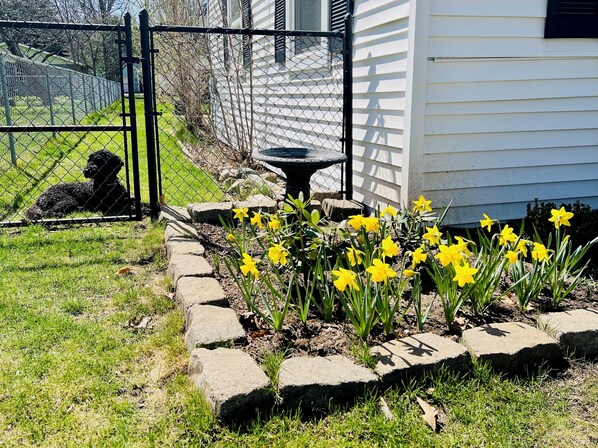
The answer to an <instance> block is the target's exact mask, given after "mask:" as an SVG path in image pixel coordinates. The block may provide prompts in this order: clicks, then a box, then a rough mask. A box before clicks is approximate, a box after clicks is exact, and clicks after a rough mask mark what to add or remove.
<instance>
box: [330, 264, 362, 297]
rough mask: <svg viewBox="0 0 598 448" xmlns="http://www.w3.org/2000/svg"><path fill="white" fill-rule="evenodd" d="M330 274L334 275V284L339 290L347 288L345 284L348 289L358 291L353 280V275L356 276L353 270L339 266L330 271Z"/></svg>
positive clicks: (357, 286)
mask: <svg viewBox="0 0 598 448" xmlns="http://www.w3.org/2000/svg"><path fill="white" fill-rule="evenodd" d="M332 275H334V276H335V277H336V280H335V281H334V286H335V287H336V289H338V290H339V291H340V292H343V291H344V290H345V289H346V288H347V286H348V287H349V289H354V290H356V291H359V285H358V284H357V282H356V281H355V277H356V276H357V274H355V272H353V271H351V270H349V269H343V268H339V269H338V270H334V271H332Z"/></svg>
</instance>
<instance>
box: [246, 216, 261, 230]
mask: <svg viewBox="0 0 598 448" xmlns="http://www.w3.org/2000/svg"><path fill="white" fill-rule="evenodd" d="M263 219H264V217H263V216H262V215H260V214H259V213H257V212H253V217H252V218H251V219H250V220H249V222H251V224H253V225H254V226H258V227H259V228H260V229H263V228H264V222H263Z"/></svg>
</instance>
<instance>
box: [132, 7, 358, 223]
mask: <svg viewBox="0 0 598 448" xmlns="http://www.w3.org/2000/svg"><path fill="white" fill-rule="evenodd" d="M351 28H352V23H351V16H350V15H347V17H346V18H345V23H344V31H343V32H324V31H322V32H320V31H283V30H259V29H249V28H222V27H217V28H207V27H195V26H168V25H156V26H150V24H149V18H148V14H147V12H146V11H142V12H141V14H140V33H141V49H142V55H141V56H142V57H141V59H142V64H143V75H144V86H145V91H144V102H145V116H146V138H147V146H148V167H149V170H150V173H149V176H150V203H151V205H152V214H153V215H154V216H156V215H157V213H158V211H159V204H168V205H176V206H185V205H187V204H188V203H190V202H206V201H222V200H236V199H244V198H246V197H247V196H251V195H254V194H258V193H259V194H265V195H267V196H271V197H276V196H277V194H280V192H281V188H280V182H279V179H280V177H281V176H280V174H281V173H280V172H278V173H277V174H278V175H279V176H277V175H276V174H273V173H272V172H271V171H267V170H266V169H265V168H264V167H263V166H262V165H258V164H257V163H255V162H254V161H253V160H252V159H251V154H252V152H253V151H258V150H260V149H266V148H269V147H298V146H299V147H311V148H316V149H330V150H335V151H340V152H345V153H346V155H347V157H348V162H347V163H345V164H344V166H340V165H337V166H335V167H332V168H329V169H327V170H323V171H321V172H319V173H317V174H316V175H314V177H312V186H315V188H312V189H313V190H315V191H317V190H320V191H327V192H330V191H333V192H339V193H341V194H344V195H345V197H346V198H348V199H351V196H352V182H351V172H352V160H351V159H352V156H351V148H352V138H351V131H350V130H351V128H352V123H351V110H352V104H351V98H352V92H351V88H352V79H351V53H352V48H351V41H352V37H351ZM305 47H309V50H310V51H303V50H301V51H299V50H298V49H299V48H305ZM151 152H154V154H153V155H151V154H150V153H151ZM180 153H182V154H183V157H180V156H177V154H179V155H180ZM274 171H275V170H274ZM152 179H155V184H153V182H152ZM152 185H154V186H152Z"/></svg>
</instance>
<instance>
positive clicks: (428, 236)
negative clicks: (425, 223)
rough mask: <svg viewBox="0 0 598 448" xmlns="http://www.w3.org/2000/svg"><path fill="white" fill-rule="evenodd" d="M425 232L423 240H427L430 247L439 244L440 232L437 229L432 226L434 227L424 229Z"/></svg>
mask: <svg viewBox="0 0 598 448" xmlns="http://www.w3.org/2000/svg"><path fill="white" fill-rule="evenodd" d="M426 230H427V232H426V233H424V234H423V238H424V239H425V240H428V241H429V243H430V244H431V245H435V244H440V238H441V237H442V232H441V231H440V230H438V227H437V226H436V225H434V227H426Z"/></svg>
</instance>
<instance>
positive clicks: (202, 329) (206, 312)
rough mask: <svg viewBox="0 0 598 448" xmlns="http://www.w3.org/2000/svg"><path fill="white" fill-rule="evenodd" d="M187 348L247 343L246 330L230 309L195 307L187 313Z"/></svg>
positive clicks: (209, 306) (205, 306)
mask: <svg viewBox="0 0 598 448" xmlns="http://www.w3.org/2000/svg"><path fill="white" fill-rule="evenodd" d="M186 327H187V331H186V332H185V347H187V350H188V351H191V350H193V349H194V348H196V347H208V348H210V347H217V346H224V345H229V344H233V343H236V342H244V341H245V330H243V327H242V326H241V324H240V323H239V320H238V319H237V315H236V314H235V312H234V311H233V310H231V309H230V308H221V307H219V306H212V305H195V306H192V307H191V308H189V311H188V312H187V322H186Z"/></svg>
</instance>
